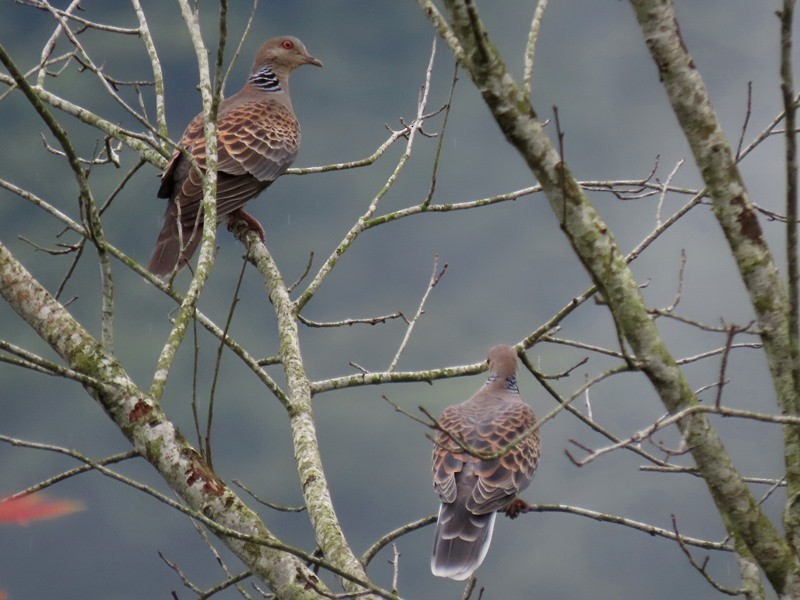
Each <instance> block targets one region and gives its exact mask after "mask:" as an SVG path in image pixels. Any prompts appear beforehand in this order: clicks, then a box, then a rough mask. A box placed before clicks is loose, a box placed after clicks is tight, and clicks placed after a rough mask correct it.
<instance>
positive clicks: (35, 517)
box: [0, 496, 83, 600]
mask: <svg viewBox="0 0 800 600" xmlns="http://www.w3.org/2000/svg"><path fill="white" fill-rule="evenodd" d="M79 510H83V504H81V503H80V502H78V501H76V500H44V499H42V498H40V497H39V496H20V497H18V498H6V499H5V500H0V523H12V524H14V525H27V524H28V523H30V522H31V521H41V520H42V519H55V518H57V517H63V516H64V515H69V514H72V513H74V512H77V511H79ZM0 600H2V596H0Z"/></svg>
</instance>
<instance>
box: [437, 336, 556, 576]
mask: <svg viewBox="0 0 800 600" xmlns="http://www.w3.org/2000/svg"><path fill="white" fill-rule="evenodd" d="M487 362H488V364H489V371H490V373H491V374H490V376H489V379H488V381H487V382H486V383H485V384H484V385H483V386H482V387H481V388H480V389H479V390H478V391H477V392H475V394H473V396H472V397H471V398H469V400H466V401H465V402H462V403H460V404H453V405H452V406H448V407H447V408H446V409H444V412H442V416H441V417H440V419H439V424H440V425H441V426H442V428H443V429H444V430H445V431H447V432H449V433H450V434H451V435H452V436H454V437H455V438H457V439H459V440H460V441H462V442H463V443H464V444H465V445H466V446H467V447H468V448H470V449H474V450H477V451H480V452H499V451H502V450H503V449H504V448H505V447H506V446H507V445H508V444H509V443H510V442H512V441H514V440H515V439H517V438H518V437H519V436H520V435H522V434H523V433H524V432H525V431H526V430H528V429H529V428H530V427H532V426H534V425H535V424H536V415H534V413H533V410H532V409H531V408H530V407H529V406H528V405H527V404H525V402H523V401H522V399H521V398H520V395H519V388H518V387H517V379H516V372H517V353H516V351H515V350H514V348H512V347H511V346H494V347H493V348H492V349H491V350H490V351H489V357H488V359H487ZM539 446H540V442H539V430H538V429H537V430H536V431H534V432H533V433H531V434H530V435H528V436H527V437H526V438H524V439H523V440H522V441H521V442H520V443H518V444H517V445H516V446H514V448H513V449H512V450H511V451H510V452H509V453H508V454H506V455H504V456H502V457H500V458H497V459H494V460H481V459H479V458H477V457H475V456H472V455H471V454H469V453H467V452H464V451H463V450H462V449H461V448H459V446H458V445H457V443H456V442H455V441H454V440H453V439H452V438H451V437H450V436H448V435H447V434H446V433H444V432H443V431H439V432H438V433H437V435H436V439H435V444H434V448H433V487H434V489H435V490H436V494H437V495H438V496H439V499H440V500H441V505H440V507H439V518H438V521H437V524H436V533H435V538H434V543H433V555H432V556H431V572H432V573H433V574H434V575H436V576H439V577H449V578H450V579H456V580H464V579H468V578H469V577H470V576H471V575H472V573H473V572H474V571H475V569H477V568H478V567H479V566H480V564H481V563H482V562H483V559H484V558H485V557H486V553H487V552H488V550H489V545H490V543H491V541H492V532H493V530H494V523H495V519H496V518H497V512H498V511H505V512H507V514H508V515H509V516H511V517H513V516H516V514H518V510H516V511H515V510H514V506H515V502H520V503H522V501H521V500H520V501H517V495H518V494H519V493H520V492H521V491H522V490H524V489H525V488H526V487H528V484H530V482H531V479H532V478H533V474H534V472H535V470H536V465H537V463H538V460H539ZM522 504H523V505H524V503H522Z"/></svg>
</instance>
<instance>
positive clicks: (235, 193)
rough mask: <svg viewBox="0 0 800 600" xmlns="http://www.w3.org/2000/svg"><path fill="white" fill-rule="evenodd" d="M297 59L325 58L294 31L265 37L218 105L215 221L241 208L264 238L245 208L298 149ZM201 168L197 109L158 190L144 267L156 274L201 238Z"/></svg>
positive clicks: (179, 261)
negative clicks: (162, 203)
mask: <svg viewBox="0 0 800 600" xmlns="http://www.w3.org/2000/svg"><path fill="white" fill-rule="evenodd" d="M302 65H315V66H318V67H321V66H322V63H321V62H320V61H319V60H317V59H316V58H314V57H313V56H311V55H310V54H309V53H308V51H307V50H306V48H305V46H304V45H303V42H301V41H300V40H298V39H297V38H296V37H292V36H281V37H275V38H271V39H269V40H267V41H266V42H264V44H262V46H261V48H260V49H259V50H258V52H257V53H256V57H255V60H254V61H253V67H252V69H251V70H250V75H249V76H248V78H247V81H246V82H245V84H244V86H243V87H242V89H241V90H239V91H238V92H237V93H236V94H234V95H233V96H231V97H230V98H226V99H225V100H223V101H222V102H220V105H219V109H218V111H217V160H218V166H217V222H221V221H223V220H225V219H226V218H227V217H228V216H229V215H231V214H232V213H238V215H239V216H241V217H242V218H243V219H244V220H245V221H247V223H248V226H249V227H250V228H251V229H253V230H255V231H256V232H257V233H258V234H259V235H260V236H261V239H262V240H263V239H264V229H263V227H261V224H260V223H259V222H258V221H257V220H256V219H255V218H254V217H252V216H251V215H249V214H247V213H246V212H244V209H243V208H242V207H243V206H244V204H245V203H246V202H247V201H248V200H251V199H253V198H254V197H256V196H257V195H258V194H260V193H261V192H262V191H263V190H264V189H265V188H267V187H269V185H270V184H271V183H272V182H273V181H275V179H277V178H278V176H279V175H281V174H282V173H283V172H284V171H285V170H286V169H288V168H289V166H290V165H291V164H292V162H293V161H294V159H295V156H297V150H298V148H299V147H300V127H299V125H298V124H297V119H296V118H295V115H294V110H293V109H292V100H291V97H290V96H289V73H291V72H292V71H293V70H294V69H296V68H297V67H299V66H302ZM189 157H190V158H189ZM205 168H206V140H205V133H204V131H203V114H202V113H201V114H199V115H197V116H196V117H195V118H194V119H193V120H192V122H191V123H189V126H188V127H187V128H186V131H185V132H184V133H183V136H182V137H181V141H180V143H179V144H178V148H176V149H175V151H174V152H173V153H172V158H171V159H170V161H169V164H167V168H166V169H165V170H164V174H163V175H162V176H161V187H160V188H159V190H158V197H159V198H168V199H169V202H168V204H167V212H166V214H165V215H164V222H163V225H162V227H161V232H160V233H159V234H158V240H157V241H156V245H155V248H154V250H153V254H152V256H151V258H150V263H149V264H148V266H147V268H148V270H149V271H150V272H151V273H153V274H154V275H158V276H162V277H163V276H164V275H168V274H169V273H171V272H172V271H173V270H180V269H181V268H183V267H184V266H185V265H186V263H187V262H188V261H189V259H190V258H191V257H192V255H193V254H194V252H195V250H197V247H198V245H199V244H200V241H201V239H202V235H201V233H202V226H203V210H202V206H201V204H200V203H201V201H202V199H203V179H202V176H201V172H202V173H205ZM198 169H199V171H200V172H198Z"/></svg>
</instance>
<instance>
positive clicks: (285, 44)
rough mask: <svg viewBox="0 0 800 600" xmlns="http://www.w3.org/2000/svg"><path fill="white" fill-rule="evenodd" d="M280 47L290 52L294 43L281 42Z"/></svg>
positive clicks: (290, 41)
mask: <svg viewBox="0 0 800 600" xmlns="http://www.w3.org/2000/svg"><path fill="white" fill-rule="evenodd" d="M281 46H283V48H284V49H285V50H291V49H292V48H294V42H292V40H283V42H281Z"/></svg>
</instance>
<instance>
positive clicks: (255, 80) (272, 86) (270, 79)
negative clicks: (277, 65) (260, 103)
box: [247, 67, 283, 92]
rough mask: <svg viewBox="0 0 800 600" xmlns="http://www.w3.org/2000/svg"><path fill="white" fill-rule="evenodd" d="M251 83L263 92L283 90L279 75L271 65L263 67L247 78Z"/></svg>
mask: <svg viewBox="0 0 800 600" xmlns="http://www.w3.org/2000/svg"><path fill="white" fill-rule="evenodd" d="M247 80H248V81H249V82H250V84H251V85H253V86H254V87H255V88H256V89H258V90H260V91H262V92H282V91H283V88H282V87H281V82H280V81H279V80H278V76H277V75H275V73H273V72H272V69H270V68H269V67H261V68H260V69H259V70H258V71H256V72H255V73H253V74H251V75H250V77H248V78H247Z"/></svg>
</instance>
